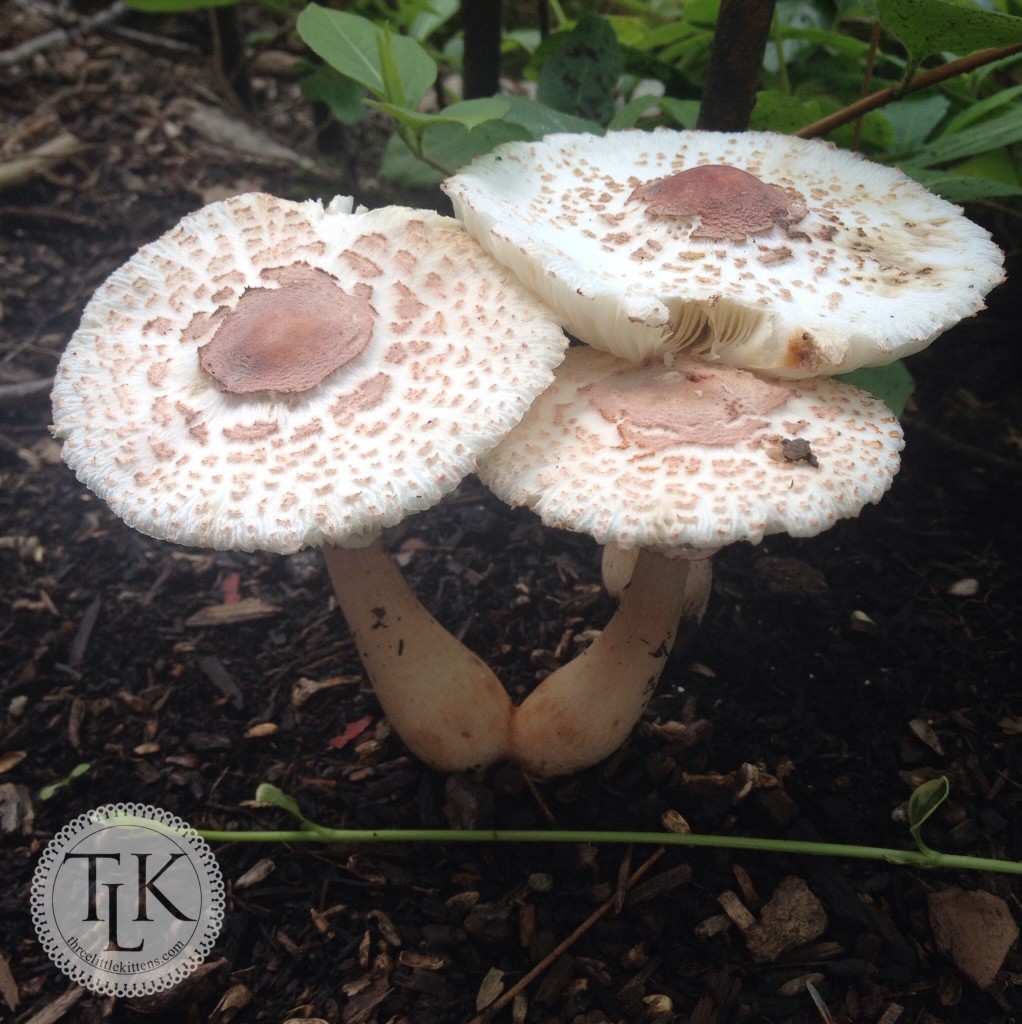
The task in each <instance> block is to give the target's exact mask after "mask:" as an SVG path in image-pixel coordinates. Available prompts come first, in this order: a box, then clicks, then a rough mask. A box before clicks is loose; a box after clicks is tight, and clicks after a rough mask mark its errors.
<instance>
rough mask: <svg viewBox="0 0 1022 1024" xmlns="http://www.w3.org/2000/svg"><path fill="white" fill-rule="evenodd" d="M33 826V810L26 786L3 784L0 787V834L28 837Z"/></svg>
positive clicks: (10, 783)
mask: <svg viewBox="0 0 1022 1024" xmlns="http://www.w3.org/2000/svg"><path fill="white" fill-rule="evenodd" d="M34 825H35V808H34V807H33V806H32V796H31V794H30V793H29V791H28V787H27V786H23V785H21V784H20V783H18V784H15V783H13V782H5V783H3V784H2V785H0V834H3V835H7V836H15V835H22V836H30V835H31V834H32V828H33V826H34Z"/></svg>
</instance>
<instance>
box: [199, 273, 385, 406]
mask: <svg viewBox="0 0 1022 1024" xmlns="http://www.w3.org/2000/svg"><path fill="white" fill-rule="evenodd" d="M262 276H263V277H264V278H266V279H269V280H272V281H275V282H277V284H278V285H279V287H277V288H247V289H245V291H244V292H243V293H242V296H241V298H240V299H239V300H238V304H237V305H236V306H235V307H234V309H233V310H231V311H230V312H229V313H228V314H227V315H226V316H225V317H224V319H223V322H222V323H221V325H220V327H219V328H218V329H217V332H216V334H214V335H213V339H212V341H210V342H209V343H208V344H206V345H203V346H202V347H201V348H200V349H199V364H200V365H201V366H202V368H203V369H204V370H205V371H206V372H207V373H208V374H210V375H211V376H212V377H214V378H216V380H217V381H218V382H219V384H220V386H221V388H222V390H224V391H228V392H230V393H231V394H235V395H247V394H251V393H252V392H256V391H276V392H281V393H284V394H294V393H297V392H300V391H308V390H309V389H310V388H314V387H315V386H316V385H317V384H319V383H320V381H322V380H323V379H324V378H325V377H326V376H327V375H328V374H330V373H333V371H334V370H336V369H338V368H339V367H341V366H343V365H344V364H345V363H348V362H350V361H351V360H352V359H354V358H355V357H356V356H357V355H358V354H359V353H360V352H361V351H362V350H363V349H364V348H365V347H366V345H368V344H369V339H370V338H371V337H372V333H373V324H374V322H375V319H376V313H375V311H374V310H373V308H372V307H371V306H370V305H369V303H368V302H367V301H366V300H365V299H363V298H359V297H358V296H354V295H349V294H348V293H347V292H345V291H343V290H342V288H341V287H340V285H339V284H338V282H337V280H336V279H335V278H334V277H332V276H331V275H330V274H328V273H326V271H323V270H317V269H316V268H314V267H310V266H309V265H308V264H307V263H297V264H294V265H292V266H288V267H277V268H274V269H273V270H270V271H264V273H263V275H262Z"/></svg>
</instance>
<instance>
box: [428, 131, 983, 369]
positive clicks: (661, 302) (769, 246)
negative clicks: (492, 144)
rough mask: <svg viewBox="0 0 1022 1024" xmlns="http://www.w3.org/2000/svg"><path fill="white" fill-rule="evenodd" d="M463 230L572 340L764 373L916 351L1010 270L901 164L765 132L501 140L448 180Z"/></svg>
mask: <svg viewBox="0 0 1022 1024" xmlns="http://www.w3.org/2000/svg"><path fill="white" fill-rule="evenodd" d="M443 188H444V191H445V192H447V194H448V195H449V196H450V198H451V201H452V202H453V204H454V209H455V213H456V214H457V216H458V217H459V218H460V219H461V220H463V221H464V223H465V225H466V227H468V229H469V231H471V232H472V234H473V235H475V237H476V238H478V239H479V240H480V241H481V242H482V244H483V245H484V246H485V247H486V248H487V249H488V250H489V251H490V252H492V253H493V255H494V256H496V258H497V259H498V260H500V262H502V263H503V264H505V265H506V266H508V267H510V268H511V269H512V270H513V271H514V272H515V273H516V274H517V275H518V276H519V277H520V278H521V279H522V280H523V281H524V282H525V283H526V284H528V285H529V287H531V288H532V289H533V290H534V291H536V292H537V293H538V294H540V295H542V296H543V298H544V299H545V300H546V301H547V302H548V303H549V304H550V305H551V306H552V307H553V308H554V309H555V310H556V311H557V312H558V313H559V314H560V315H561V316H562V317H563V318H564V323H565V326H566V327H567V329H568V330H569V331H570V332H571V333H572V334H574V335H575V336H576V337H578V338H580V339H581V340H583V341H585V342H588V343H589V344H591V345H593V346H596V347H598V348H603V349H606V350H607V351H610V352H614V353H616V354H617V355H620V356H622V357H623V358H626V359H630V360H632V361H641V360H642V359H644V358H646V357H647V356H650V355H656V354H661V353H664V352H680V351H684V352H686V353H687V354H689V355H698V356H700V357H701V358H703V359H705V360H708V361H713V362H723V363H728V364H730V365H734V366H741V367H744V368H746V369H751V370H762V371H764V372H766V373H770V374H772V375H774V376H783V377H793V378H798V377H808V376H817V375H823V374H834V373H846V372H848V371H851V370H854V369H857V368H859V367H861V366H878V365H883V364H885V363H889V362H892V361H894V360H896V359H899V358H901V357H903V356H906V355H909V354H911V353H913V352H916V351H918V350H919V349H922V348H924V347H925V346H926V345H927V344H929V343H930V342H931V341H932V340H933V339H934V338H935V337H937V335H939V334H940V333H941V332H942V331H943V330H945V329H946V328H948V327H950V326H951V325H953V324H955V323H957V322H958V321H959V320H961V319H962V318H963V317H966V316H970V315H972V314H974V313H976V312H978V311H979V310H981V309H982V308H983V297H984V295H986V293H987V292H988V291H989V290H990V289H991V288H993V287H994V285H996V284H998V283H999V282H1000V281H1001V280H1002V279H1003V271H1002V254H1001V252H1000V250H999V249H998V248H997V246H996V245H994V244H993V242H992V241H991V240H990V236H989V235H988V233H987V232H986V231H985V230H983V229H982V228H980V227H978V226H977V225H976V224H973V223H972V222H971V221H969V220H967V219H966V218H965V217H964V216H963V215H962V212H961V210H960V209H959V208H958V207H956V206H953V205H952V204H951V203H948V202H946V201H945V200H943V199H940V198H939V197H937V196H935V195H933V194H931V193H930V192H927V191H926V189H925V188H923V186H922V185H920V184H918V183H917V182H915V181H913V180H912V179H910V178H908V177H907V176H906V175H904V174H902V173H901V172H900V171H898V170H895V169H893V168H890V167H883V166H881V165H879V164H875V163H871V162H870V161H868V160H865V159H863V158H862V157H860V156H858V155H857V154H854V153H849V152H847V151H843V150H839V149H837V148H835V147H834V146H832V145H830V144H829V143H825V142H821V141H818V140H810V139H798V138H793V137H791V136H786V135H778V134H773V133H769V132H737V133H726V132H703V131H669V130H666V129H662V130H658V131H655V132H640V131H624V132H608V133H607V134H606V135H605V136H594V135H566V134H560V135H548V136H546V137H545V138H544V139H542V140H540V141H538V142H511V143H506V144H504V145H502V146H498V147H497V148H496V149H495V150H494V151H493V152H492V153H489V154H487V155H485V156H482V157H478V158H477V159H476V160H474V161H473V162H472V163H471V164H470V165H469V166H468V167H467V168H465V169H463V170H461V171H460V172H459V173H458V174H455V175H454V176H453V177H451V178H449V179H448V180H447V181H446V182H445V183H444V185H443Z"/></svg>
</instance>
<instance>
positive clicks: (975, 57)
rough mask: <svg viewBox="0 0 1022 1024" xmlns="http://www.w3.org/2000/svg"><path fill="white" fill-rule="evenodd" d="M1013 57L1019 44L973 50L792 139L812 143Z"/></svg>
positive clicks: (801, 130) (1021, 45)
mask: <svg viewBox="0 0 1022 1024" xmlns="http://www.w3.org/2000/svg"><path fill="white" fill-rule="evenodd" d="M1016 53H1022V43H1015V44H1014V45H1013V46H1004V47H1000V48H997V49H990V50H977V51H976V52H975V53H970V54H969V55H968V56H967V57H960V58H959V59H958V60H953V61H951V63H950V64H942V65H941V66H940V67H939V68H933V69H931V70H930V71H924V72H923V74H921V75H916V77H915V78H913V79H912V81H911V82H909V83H908V84H907V85H905V86H903V87H901V88H897V87H895V86H888V88H886V89H881V90H880V91H879V92H875V93H873V94H872V95H870V96H865V97H863V99H861V100H856V101H855V103H852V104H850V105H849V106H847V107H844V108H843V109H841V110H835V111H834V113H833V114H828V115H827V116H826V117H821V118H820V120H819V121H814V122H813V123H812V124H807V125H806V126H805V127H804V128H799V130H798V131H797V132H795V135H797V136H798V137H799V138H801V139H812V138H815V137H816V136H817V135H826V134H827V132H830V131H833V130H834V129H835V128H840V127H841V125H843V124H848V122H849V121H854V120H855V119H856V118H857V117H861V116H862V115H863V114H868V113H869V112H870V111H871V110H876V109H877V108H878V107H882V106H883V105H884V104H885V103H890V102H891V100H894V99H900V98H901V97H902V96H906V95H908V94H909V93H910V92H917V91H918V90H919V89H926V88H928V87H929V86H931V85H936V84H937V83H938V82H944V81H946V80H947V79H949V78H954V77H955V76H956V75H964V74H967V73H968V72H970V71H975V70H976V69H977V68H981V67H983V66H984V65H985V64H993V63H994V62H995V61H999V60H1003V59H1004V58H1005V57H1012V56H1014V55H1015V54H1016Z"/></svg>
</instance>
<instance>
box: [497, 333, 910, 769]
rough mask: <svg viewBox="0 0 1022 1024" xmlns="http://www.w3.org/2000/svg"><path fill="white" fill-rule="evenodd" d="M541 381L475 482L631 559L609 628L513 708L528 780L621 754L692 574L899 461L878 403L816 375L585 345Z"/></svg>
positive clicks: (865, 497)
mask: <svg viewBox="0 0 1022 1024" xmlns="http://www.w3.org/2000/svg"><path fill="white" fill-rule="evenodd" d="M555 377H556V380H555V382H554V384H553V385H551V387H550V388H548V389H547V390H546V391H545V392H544V393H543V394H542V395H541V396H540V397H539V398H538V399H537V400H536V401H535V402H534V403H533V404H532V406H531V407H530V409H529V411H528V412H527V413H526V414H525V416H524V417H523V418H522V421H521V422H520V423H519V424H518V426H516V427H515V428H514V429H513V430H511V432H510V433H509V434H508V435H507V437H505V438H504V440H503V441H501V443H500V444H499V445H497V447H496V448H494V449H493V450H492V451H491V452H490V453H489V454H488V455H487V456H485V457H484V458H483V459H482V460H481V461H480V470H479V475H480V478H481V479H482V480H483V482H484V483H486V484H487V485H488V486H489V487H490V488H491V490H493V492H494V493H495V494H496V495H497V496H498V497H500V498H501V499H503V500H504V501H506V502H507V503H508V504H510V505H512V506H523V505H524V506H527V507H528V508H530V509H532V510H534V511H535V512H536V513H538V514H539V516H540V518H541V519H542V521H543V523H544V524H546V525H548V526H552V527H559V528H561V529H568V530H574V531H579V532H585V533H588V534H591V535H592V536H593V537H594V538H595V539H596V540H597V541H598V542H599V543H601V544H605V545H606V544H612V543H613V544H617V545H620V546H621V547H623V548H626V549H629V548H638V549H640V550H639V554H638V558H637V561H636V565H635V571H634V573H633V575H632V578H631V582H630V583H629V584H628V586H627V587H626V588H625V591H624V593H623V595H622V599H621V604H620V606H619V608H618V610H617V612H616V613H615V614H614V616H613V617H612V618H611V621H610V623H609V624H608V626H607V628H606V629H604V630H603V632H602V633H601V634H600V635H599V637H597V639H596V640H594V642H593V643H592V645H591V646H590V647H588V648H587V649H586V650H585V651H583V652H582V654H580V655H578V656H577V657H576V658H575V660H574V661H573V662H570V663H569V664H567V665H565V666H563V667H561V668H559V669H557V670H555V671H554V672H553V673H552V674H551V675H549V676H548V677H547V678H546V679H545V680H544V681H543V682H542V683H541V684H540V685H539V687H538V688H537V689H536V690H535V691H533V693H531V694H530V695H529V696H528V697H527V698H526V699H525V701H524V702H523V703H522V705H521V706H520V707H518V708H516V710H515V713H514V715H513V717H512V722H511V743H510V750H509V756H510V757H511V758H512V759H514V760H516V761H518V762H519V763H520V764H522V765H523V766H524V767H525V768H526V769H527V770H529V771H530V772H532V773H534V774H536V775H561V774H565V773H568V772H572V771H575V770H577V769H579V768H582V767H585V766H586V765H590V764H593V763H595V762H596V761H598V760H600V759H602V758H604V757H606V756H607V755H609V754H610V753H611V752H612V751H613V750H614V749H616V748H617V747H618V746H619V745H620V744H621V743H622V742H623V741H624V740H625V738H626V737H627V735H628V733H629V732H630V731H631V729H632V726H633V725H634V724H635V722H636V721H637V720H638V718H639V716H640V715H641V714H642V711H643V709H644V708H645V706H646V703H647V702H648V700H649V698H650V696H651V694H652V692H653V688H654V687H655V685H656V682H657V679H658V677H659V674H660V672H661V670H662V668H663V666H664V663H665V661H666V658H667V654H668V652H669V651H670V648H671V645H672V643H673V642H674V638H675V635H676V633H677V628H678V617H679V614H685V613H686V611H687V608H686V601H687V603H688V609H691V608H692V604H693V602H692V600H691V595H690V597H689V598H688V599H686V596H685V589H686V588H685V583H686V576H687V571H688V566H689V564H690V563H689V560H691V559H693V558H705V557H706V556H708V555H709V554H710V553H712V552H713V551H715V550H717V549H719V548H721V547H723V546H724V545H727V544H732V543H734V542H736V541H739V540H747V541H751V542H753V543H757V542H758V541H760V540H761V539H762V538H763V537H764V536H766V535H767V534H771V533H779V532H784V533H788V534H791V535H792V536H794V537H811V536H814V535H815V534H817V533H820V532H822V531H823V530H826V529H828V528H829V527H830V526H832V525H833V524H834V523H835V522H836V521H837V520H838V519H841V518H844V517H851V516H856V515H857V514H858V513H859V511H860V510H861V509H862V507H863V506H864V505H866V504H867V503H869V502H876V501H878V500H879V499H880V497H881V496H882V495H883V494H884V492H885V491H886V490H887V488H888V487H889V486H890V484H891V482H892V480H893V479H894V476H895V474H896V472H897V470H898V465H899V455H898V453H899V452H900V450H901V448H902V433H901V428H900V426H899V424H898V420H897V418H896V417H895V416H894V414H893V413H892V412H891V411H890V410H889V409H888V408H887V407H886V406H885V405H884V404H883V403H882V402H880V401H879V400H878V399H876V398H873V397H872V396H870V395H867V394H866V393H865V392H862V391H860V390H858V389H857V388H854V387H852V386H851V385H848V384H844V383H841V382H839V381H835V380H832V379H830V378H812V379H806V380H800V381H791V380H785V379H769V378H765V377H761V376H759V375H756V374H753V373H750V372H748V371H745V370H741V369H738V368H736V367H730V366H726V365H723V364H718V365H711V364H708V363H706V362H705V361H702V360H699V359H695V358H691V357H686V356H678V357H671V356H669V357H666V358H665V357H651V358H649V359H647V360H646V361H644V362H643V363H641V364H632V363H629V362H627V361H625V360H622V359H620V358H619V357H617V356H614V355H612V354H610V353H607V352H601V351H598V350H596V349H592V348H589V347H588V346H579V347H575V348H571V349H569V350H568V353H567V355H566V357H565V360H564V362H563V363H562V364H561V366H560V367H558V369H557V370H556V371H555ZM697 589H698V588H697Z"/></svg>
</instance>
